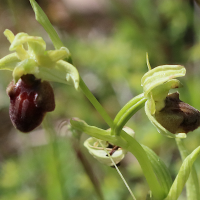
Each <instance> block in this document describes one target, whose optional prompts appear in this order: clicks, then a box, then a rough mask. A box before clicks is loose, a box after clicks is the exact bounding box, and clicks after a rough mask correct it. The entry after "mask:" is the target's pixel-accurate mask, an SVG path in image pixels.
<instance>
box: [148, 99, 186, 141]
mask: <svg viewBox="0 0 200 200" xmlns="http://www.w3.org/2000/svg"><path fill="white" fill-rule="evenodd" d="M150 106H151V100H147V102H146V103H145V112H146V115H147V117H148V118H149V120H150V121H151V123H152V124H153V125H154V126H155V127H156V128H157V130H158V132H159V133H161V134H163V135H165V136H167V137H169V138H182V139H184V138H186V137H187V135H186V134H185V133H176V134H173V133H171V132H169V131H168V130H167V129H165V128H164V127H163V126H162V125H161V124H160V123H158V121H157V120H156V119H155V118H154V116H153V115H152V114H151V107H150Z"/></svg>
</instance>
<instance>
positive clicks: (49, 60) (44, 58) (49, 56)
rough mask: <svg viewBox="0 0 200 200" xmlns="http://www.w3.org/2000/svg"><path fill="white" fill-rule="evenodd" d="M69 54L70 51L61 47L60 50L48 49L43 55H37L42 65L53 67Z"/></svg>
mask: <svg viewBox="0 0 200 200" xmlns="http://www.w3.org/2000/svg"><path fill="white" fill-rule="evenodd" d="M67 56H68V52H67V51H66V50H65V49H64V48H61V49H60V50H50V51H46V52H45V53H44V54H43V55H37V58H36V59H37V62H38V64H39V65H40V66H43V67H51V66H53V65H55V63H56V62H57V61H59V60H62V59H64V58H66V57H67Z"/></svg>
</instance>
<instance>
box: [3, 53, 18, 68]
mask: <svg viewBox="0 0 200 200" xmlns="http://www.w3.org/2000/svg"><path fill="white" fill-rule="evenodd" d="M19 62H21V60H20V59H19V58H18V56H17V53H11V54H9V55H7V56H5V57H3V58H1V59H0V70H10V71H13V70H14V68H15V67H16V65H17V64H19Z"/></svg>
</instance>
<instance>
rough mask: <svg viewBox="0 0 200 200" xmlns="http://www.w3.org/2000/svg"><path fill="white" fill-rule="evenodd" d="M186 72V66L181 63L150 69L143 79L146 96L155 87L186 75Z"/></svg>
mask: <svg viewBox="0 0 200 200" xmlns="http://www.w3.org/2000/svg"><path fill="white" fill-rule="evenodd" d="M185 73H186V70H185V68H184V67H183V66H180V65H163V66H158V67H155V68H154V69H152V70H150V71H148V72H147V73H146V74H145V75H144V76H143V77H142V80H141V85H142V86H143V90H144V95H145V97H147V96H148V94H149V92H150V91H151V90H152V89H153V88H155V87H157V86H159V85H161V84H163V83H165V82H167V81H169V80H170V79H174V78H176V77H181V76H184V75H185Z"/></svg>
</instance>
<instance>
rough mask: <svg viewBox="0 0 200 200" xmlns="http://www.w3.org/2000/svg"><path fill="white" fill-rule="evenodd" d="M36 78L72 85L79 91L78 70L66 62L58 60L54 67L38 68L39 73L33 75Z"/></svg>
mask: <svg viewBox="0 0 200 200" xmlns="http://www.w3.org/2000/svg"><path fill="white" fill-rule="evenodd" d="M35 76H36V77H37V78H40V79H42V80H47V81H54V82H58V83H64V84H71V85H74V87H75V89H76V90H78V89H79V73H78V70H77V69H76V68H75V67H74V66H73V65H71V64H70V63H68V62H65V61H63V60H59V61H58V62H56V64H55V66H54V67H42V66H40V67H39V71H38V73H37V74H35Z"/></svg>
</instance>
